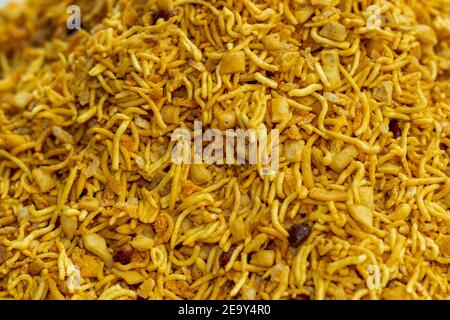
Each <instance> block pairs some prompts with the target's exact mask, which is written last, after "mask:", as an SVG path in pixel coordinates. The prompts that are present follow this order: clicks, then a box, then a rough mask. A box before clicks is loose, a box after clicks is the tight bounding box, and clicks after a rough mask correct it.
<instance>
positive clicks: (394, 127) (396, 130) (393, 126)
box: [389, 119, 402, 139]
mask: <svg viewBox="0 0 450 320" xmlns="http://www.w3.org/2000/svg"><path fill="white" fill-rule="evenodd" d="M389 131H391V132H392V135H393V136H394V139H397V138H398V137H400V136H401V135H402V129H401V128H400V126H399V125H398V120H396V119H393V120H391V121H390V122H389Z"/></svg>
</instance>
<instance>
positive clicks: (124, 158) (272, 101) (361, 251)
mask: <svg viewBox="0 0 450 320" xmlns="http://www.w3.org/2000/svg"><path fill="white" fill-rule="evenodd" d="M64 4H65V5H67V6H69V5H70V4H77V5H79V6H80V8H81V12H82V21H83V29H81V30H78V31H77V32H74V31H71V32H68V31H67V30H66V25H65V18H64V17H66V12H65V10H66V6H65V5H64ZM449 9H450V2H449V1H448V0H417V1H407V0H398V1H372V0H370V1H359V0H333V1H331V0H330V1H327V0H311V1H310V0H300V1H289V0H267V1H258V0H239V1H238V0H234V1H233V0H231V1H224V0H211V1H203V0H174V1H172V0H158V1H153V0H152V1H141V0H139V1H138V0H108V1H106V0H96V1H88V0H80V1H68V0H63V1H61V0H49V1H45V3H43V2H39V1H27V2H26V3H25V4H20V5H11V6H9V7H8V8H7V9H2V10H0V298H1V299H138V298H139V299H232V298H233V299H236V298H237V299H296V298H301V299H449V298H450V286H449V281H448V280H449V276H450V270H449V264H450V214H449V212H450V178H449V176H450V169H449V166H448V165H449V161H450V152H449V149H448V148H449V146H450V120H449V117H450V73H449V72H450V40H449V39H450V27H449V26H450V20H449V18H448V16H447V13H448V12H449ZM195 121H202V124H203V127H204V129H208V128H218V129H221V130H225V129H230V128H234V129H237V128H241V129H248V128H261V126H262V127H265V128H266V129H268V130H270V129H279V130H280V147H281V154H280V167H279V170H278V171H277V172H276V173H275V174H274V175H272V176H263V175H261V172H260V170H258V165H247V164H246V165H207V164H196V165H192V166H191V165H189V164H180V165H178V164H175V163H173V162H172V161H171V157H170V155H171V151H172V149H173V147H174V144H173V142H171V134H172V132H173V131H174V130H176V129H177V128H185V129H187V130H189V131H190V132H191V133H192V134H193V130H194V125H193V124H194V122H195Z"/></svg>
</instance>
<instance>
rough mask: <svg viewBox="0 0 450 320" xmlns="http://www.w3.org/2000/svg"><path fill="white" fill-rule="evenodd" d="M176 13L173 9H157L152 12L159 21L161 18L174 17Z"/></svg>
mask: <svg viewBox="0 0 450 320" xmlns="http://www.w3.org/2000/svg"><path fill="white" fill-rule="evenodd" d="M175 15H176V14H175V12H174V11H172V10H155V11H153V13H152V17H153V21H154V22H156V21H158V19H159V18H163V19H164V20H169V19H170V18H172V17H174V16H175Z"/></svg>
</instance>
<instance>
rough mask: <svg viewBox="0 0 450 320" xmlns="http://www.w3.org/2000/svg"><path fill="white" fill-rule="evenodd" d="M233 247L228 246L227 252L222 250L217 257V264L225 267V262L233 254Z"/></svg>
mask: <svg viewBox="0 0 450 320" xmlns="http://www.w3.org/2000/svg"><path fill="white" fill-rule="evenodd" d="M233 252H234V248H230V250H228V251H227V252H225V251H224V252H222V254H221V255H220V257H219V265H220V266H221V267H225V266H226V265H227V263H228V262H229V261H230V259H231V256H232V255H233Z"/></svg>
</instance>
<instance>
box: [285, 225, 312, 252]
mask: <svg viewBox="0 0 450 320" xmlns="http://www.w3.org/2000/svg"><path fill="white" fill-rule="evenodd" d="M311 231H312V228H311V227H310V226H308V225H307V224H304V223H300V224H294V225H293V226H292V227H290V228H289V238H288V240H289V244H290V245H291V246H293V247H298V246H299V245H301V244H302V243H303V242H305V241H306V239H307V238H308V236H309V234H310V233H311Z"/></svg>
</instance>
